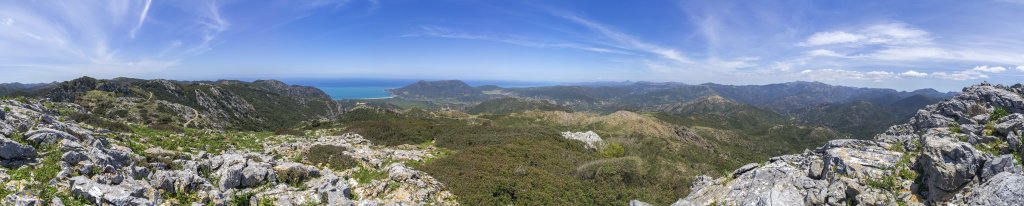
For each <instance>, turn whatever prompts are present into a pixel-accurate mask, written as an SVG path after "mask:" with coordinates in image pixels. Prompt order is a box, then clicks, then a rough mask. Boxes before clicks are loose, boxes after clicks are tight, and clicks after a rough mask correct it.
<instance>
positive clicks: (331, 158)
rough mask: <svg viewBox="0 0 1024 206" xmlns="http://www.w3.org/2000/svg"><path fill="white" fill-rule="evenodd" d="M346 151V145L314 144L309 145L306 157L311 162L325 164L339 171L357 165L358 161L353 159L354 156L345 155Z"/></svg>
mask: <svg viewBox="0 0 1024 206" xmlns="http://www.w3.org/2000/svg"><path fill="white" fill-rule="evenodd" d="M345 151H347V149H345V148H344V147H339V146H334V145H313V146H312V147H309V150H308V152H307V153H306V158H305V159H306V161H308V162H309V163H310V164H313V165H325V166H327V167H329V168H331V169H334V170H337V171H341V170H346V169H349V168H352V167H355V166H357V165H358V162H356V160H354V159H352V157H349V156H348V155H345V154H344V152H345Z"/></svg>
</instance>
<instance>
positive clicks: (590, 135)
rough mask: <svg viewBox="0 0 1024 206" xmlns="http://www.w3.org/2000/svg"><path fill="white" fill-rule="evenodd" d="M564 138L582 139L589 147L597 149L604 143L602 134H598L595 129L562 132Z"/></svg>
mask: <svg viewBox="0 0 1024 206" xmlns="http://www.w3.org/2000/svg"><path fill="white" fill-rule="evenodd" d="M562 138H565V139H570V140H578V141H581V142H583V144H584V146H585V147H587V149H597V147H598V146H600V145H601V143H603V140H601V136H598V135H597V133H594V131H587V132H562Z"/></svg>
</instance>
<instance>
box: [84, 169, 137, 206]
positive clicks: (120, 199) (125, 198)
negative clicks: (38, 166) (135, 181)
mask: <svg viewBox="0 0 1024 206" xmlns="http://www.w3.org/2000/svg"><path fill="white" fill-rule="evenodd" d="M71 193H72V194H74V195H76V196H79V197H83V198H85V199H86V200H89V201H90V202H92V203H93V204H109V205H117V206H122V205H153V203H152V202H151V201H150V200H148V199H145V198H142V197H137V196H133V194H134V193H136V192H135V190H132V189H129V188H126V187H124V186H123V185H122V186H111V185H107V184H101V183H99V182H96V181H93V180H91V179H89V178H87V177H85V176H76V177H73V178H71Z"/></svg>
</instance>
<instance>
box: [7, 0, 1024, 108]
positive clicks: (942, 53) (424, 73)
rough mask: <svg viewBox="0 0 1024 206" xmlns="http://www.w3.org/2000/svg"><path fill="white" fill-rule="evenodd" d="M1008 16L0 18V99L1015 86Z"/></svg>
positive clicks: (500, 12)
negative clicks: (204, 90) (8, 94)
mask: <svg viewBox="0 0 1024 206" xmlns="http://www.w3.org/2000/svg"><path fill="white" fill-rule="evenodd" d="M1021 11H1024V1H1021V0H1001V1H1000V0H993V1H985V0H979V1H797V0H794V1H654V0H651V1H583V0H581V1H452V0H437V1H412V0H340V1H331V0H313V1H280V0H260V1H255V0H254V1H241V0H238V1H208V0H182V1H141V0H140V1H133V0H110V1H89V0H82V1H3V2H0V72H2V73H3V75H0V82H12V81H19V82H49V81H55V80H67V79H71V78H75V77H78V76H82V75H89V76H94V77H100V78H111V77H117V76H130V77H139V78H167V79H256V78H311V77H316V78H401V79H419V78H423V79H488V80H530V81H552V82H580V81H621V80H633V81H638V80H646V81H677V82H684V83H693V84H697V83H704V82H715V83H724V84H766V83H778V82H788V81H821V82H825V83H831V84H841V85H851V86H865V87H887V88H896V89H916V88H924V87H931V88H936V89H939V90H958V89H959V88H960V87H962V86H964V85H969V84H974V83H977V82H981V81H990V82H996V83H1014V82H1020V79H1024V23H1021V22H1024V12H1021Z"/></svg>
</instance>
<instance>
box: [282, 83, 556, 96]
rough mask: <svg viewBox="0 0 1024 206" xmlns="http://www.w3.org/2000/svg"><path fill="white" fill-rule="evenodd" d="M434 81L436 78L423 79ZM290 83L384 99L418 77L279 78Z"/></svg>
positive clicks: (517, 85) (329, 92) (513, 85)
mask: <svg viewBox="0 0 1024 206" xmlns="http://www.w3.org/2000/svg"><path fill="white" fill-rule="evenodd" d="M425 80H427V81H434V80H436V79H425ZM281 81H284V82H285V83H288V84H292V85H304V86H312V87H316V88H318V89H320V90H323V91H324V92H325V93H327V95H330V96H331V98H332V99H335V100H359V99H385V98H391V97H393V96H392V95H391V93H388V92H387V90H388V89H395V88H401V87H404V86H406V85H409V84H412V83H416V81H419V79H369V78H338V79H332V78H319V79H311V78H307V79H281ZM463 82H466V84H469V85H470V86H474V87H475V86H483V85H496V86H499V87H504V88H521V87H539V86H553V85H558V83H553V82H526V81H507V80H463Z"/></svg>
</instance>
